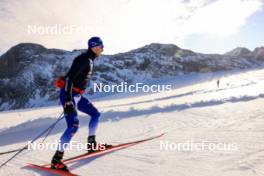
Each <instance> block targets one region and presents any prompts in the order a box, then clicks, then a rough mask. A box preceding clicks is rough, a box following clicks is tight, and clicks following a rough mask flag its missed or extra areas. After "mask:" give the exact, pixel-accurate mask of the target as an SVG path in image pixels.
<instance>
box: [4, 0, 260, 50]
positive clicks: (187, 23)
mask: <svg viewBox="0 0 264 176" xmlns="http://www.w3.org/2000/svg"><path fill="white" fill-rule="evenodd" d="M263 6H264V1H263V0H107V1H105V0H96V1H94V0H78V1H76V0H56V1H54V0H45V1H42V0H23V1H21V0H1V1H0V18H1V19H0V32H1V40H0V53H3V52H5V51H6V50H7V49H9V48H10V47H12V46H14V45H16V44H18V43H21V42H32V43H39V44H42V45H44V46H45V47H47V48H61V49H66V50H73V49H79V48H86V45H87V44H86V43H87V40H88V38H89V37H91V36H94V35H97V36H101V37H102V39H103V41H104V43H105V54H115V53H119V52H125V51H129V50H132V49H136V48H139V47H142V46H144V45H146V44H150V43H154V42H155V43H173V44H175V45H177V46H179V47H181V48H186V49H191V50H193V51H196V52H200V53H225V52H227V51H230V50H232V49H234V48H235V47H238V46H240V47H247V48H249V49H251V50H252V49H254V48H255V47H258V46H264V42H263V41H264V34H263V33H264V30H263V29H264V28H263V27H264V23H263V19H264V10H263Z"/></svg>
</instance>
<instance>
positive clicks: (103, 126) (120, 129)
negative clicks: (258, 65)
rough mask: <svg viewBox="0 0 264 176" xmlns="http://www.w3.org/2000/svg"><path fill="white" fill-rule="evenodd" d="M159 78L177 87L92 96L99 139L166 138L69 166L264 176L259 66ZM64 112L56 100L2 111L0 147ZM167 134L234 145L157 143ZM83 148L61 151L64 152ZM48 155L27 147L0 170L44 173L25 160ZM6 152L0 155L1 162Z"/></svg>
mask: <svg viewBox="0 0 264 176" xmlns="http://www.w3.org/2000/svg"><path fill="white" fill-rule="evenodd" d="M217 79H220V87H219V88H217V84H216V80H217ZM163 83H169V84H172V85H173V88H174V89H173V90H172V91H168V92H162V93H155V94H149V93H148V94H144V93H142V94H137V95H134V96H133V95H131V94H128V95H125V94H117V95H112V96H106V97H102V98H101V99H99V98H98V97H97V98H98V99H97V98H95V99H93V102H94V104H95V106H97V107H98V109H99V110H100V111H101V112H102V117H101V123H100V126H99V129H98V133H97V140H98V141H102V142H106V143H113V144H118V143H122V142H128V141H131V140H138V139H142V138H145V137H150V136H153V135H156V134H160V133H162V132H166V134H165V135H164V136H163V137H161V138H159V139H156V140H152V141H149V142H146V143H142V144H139V145H136V146H133V147H130V148H127V149H124V150H120V151H116V152H113V153H111V154H107V155H103V156H101V157H97V158H93V159H85V160H83V161H79V162H76V163H73V164H69V168H70V169H71V170H72V172H74V173H76V174H79V175H84V176H86V175H93V176H101V175H102V176H105V175H110V176H119V175H122V176H126V175H129V176H134V175H137V176H141V175H142V176H150V175H162V176H167V175H171V176H172V175H173V176H175V175H177V176H190V175H196V176H207V175H208V176H212V175H214V176H228V175H230V176H231V175H232V176H234V175H239V176H250V175H264V169H263V168H264V141H263V137H264V130H263V126H264V115H263V114H264V109H263V104H264V99H263V98H264V70H253V71H247V72H241V73H230V72H229V73H228V74H227V73H224V72H222V73H214V74H199V75H196V74H194V75H189V76H183V77H181V76H180V77H176V78H169V79H168V80H165V81H164V82H163ZM181 83H182V84H181ZM61 111H62V109H61V107H59V106H54V107H48V108H35V109H26V110H20V111H10V112H2V113H0V139H1V140H0V152H3V151H7V150H11V149H16V148H19V147H22V146H24V145H25V144H26V143H27V141H29V140H31V139H33V138H34V137H35V136H37V135H38V134H39V133H40V132H41V131H43V130H44V129H45V128H46V127H48V126H49V125H50V124H52V123H53V122H54V121H55V119H56V118H57V116H58V115H59V114H60V113H61ZM88 121H89V118H87V117H86V116H85V115H84V114H80V123H81V127H80V129H79V131H78V133H77V134H76V135H75V136H74V138H73V140H75V141H78V142H83V143H84V142H86V138H87V124H88ZM64 128H65V122H64V120H62V121H61V122H60V123H59V124H58V125H57V126H56V129H54V130H53V132H52V133H51V135H50V136H49V137H48V138H47V140H46V142H54V141H57V140H58V139H59V137H60V136H61V133H62V132H63V131H64ZM166 141H167V142H169V143H185V142H186V141H193V142H195V143H200V142H203V141H207V142H211V143H229V144H234V145H235V146H236V147H237V150H230V151H222V150H213V151H210V150H204V151H202V150H193V151H188V150H176V151H175V150H165V149H161V148H160V144H161V142H166ZM38 142H41V139H40V140H39V141H38ZM81 152H82V151H77V150H70V151H66V153H65V158H67V157H70V156H74V155H77V154H80V153H81ZM53 154H54V151H25V152H23V153H22V154H20V155H19V156H18V157H17V158H15V159H14V160H12V161H11V162H10V163H9V164H7V165H6V166H4V167H3V168H1V169H0V175H5V176H7V175H16V176H20V175H47V174H44V173H41V172H33V171H32V170H27V169H25V168H23V166H25V165H26V163H35V164H45V163H48V162H50V160H51V157H52V155H53ZM10 156H12V154H8V155H2V156H1V159H0V163H3V162H4V161H5V160H6V159H8V158H9V157H10Z"/></svg>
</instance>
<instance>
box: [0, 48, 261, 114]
mask: <svg viewBox="0 0 264 176" xmlns="http://www.w3.org/2000/svg"><path fill="white" fill-rule="evenodd" d="M84 51H85V50H74V51H72V52H70V51H65V50H60V49H47V48H45V47H44V46H41V45H38V44H32V43H21V44H18V45H16V46H14V47H12V48H10V49H9V50H8V51H7V52H6V53H5V54H3V55H2V56H1V57H0V67H1V69H0V88H1V92H0V110H1V111H3V110H10V109H19V108H27V107H40V106H47V105H54V104H57V103H58V92H57V90H56V89H55V87H54V86H53V82H54V80H55V79H56V78H57V77H58V76H60V75H64V74H65V73H66V72H67V70H68V68H69V67H70V65H71V63H72V60H73V59H74V57H76V56H77V55H79V54H80V53H81V52H84ZM263 61H264V48H263V47H259V48H256V49H255V50H254V51H250V50H248V49H245V48H236V49H234V50H232V51H230V52H228V53H226V54H224V55H220V54H201V53H195V52H193V51H190V50H185V49H181V48H179V47H177V46H175V45H173V44H157V43H153V44H150V45H146V46H144V47H142V48H139V49H135V50H132V51H129V52H126V53H119V54H115V55H104V56H102V57H101V58H100V59H98V60H97V61H96V62H95V69H94V70H95V72H94V73H93V77H92V81H91V82H90V84H91V83H95V82H96V83H103V84H110V85H111V84H119V83H120V82H127V83H128V84H132V83H135V82H150V81H153V80H156V79H162V78H163V77H164V78H165V77H174V76H177V75H182V74H189V73H193V72H196V73H205V72H215V71H225V70H235V69H248V68H255V67H259V66H262V65H263ZM87 93H92V87H90V88H89V90H88V91H87Z"/></svg>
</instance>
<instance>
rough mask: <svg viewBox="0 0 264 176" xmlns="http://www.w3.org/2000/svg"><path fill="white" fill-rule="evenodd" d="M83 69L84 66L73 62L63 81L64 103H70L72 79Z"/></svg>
mask: <svg viewBox="0 0 264 176" xmlns="http://www.w3.org/2000/svg"><path fill="white" fill-rule="evenodd" d="M84 68H85V65H83V64H81V63H77V62H76V61H74V62H73V64H72V66H71V68H70V70H69V72H68V73H67V75H66V79H65V92H66V102H69V101H72V87H73V81H74V79H75V78H76V77H77V76H78V75H79V74H80V73H81V71H82V70H83V69H84Z"/></svg>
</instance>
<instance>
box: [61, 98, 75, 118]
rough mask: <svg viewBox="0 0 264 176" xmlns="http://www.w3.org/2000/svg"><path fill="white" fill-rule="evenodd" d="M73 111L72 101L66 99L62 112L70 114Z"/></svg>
mask: <svg viewBox="0 0 264 176" xmlns="http://www.w3.org/2000/svg"><path fill="white" fill-rule="evenodd" d="M74 112H76V110H75V106H74V104H73V103H72V101H67V102H66V103H65V105H64V113H65V114H66V115H70V114H72V113H74Z"/></svg>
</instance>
